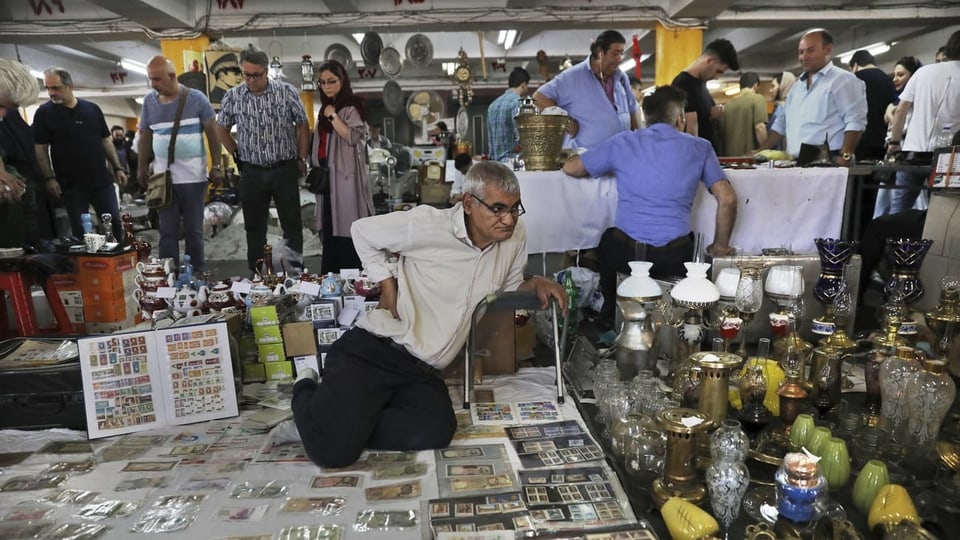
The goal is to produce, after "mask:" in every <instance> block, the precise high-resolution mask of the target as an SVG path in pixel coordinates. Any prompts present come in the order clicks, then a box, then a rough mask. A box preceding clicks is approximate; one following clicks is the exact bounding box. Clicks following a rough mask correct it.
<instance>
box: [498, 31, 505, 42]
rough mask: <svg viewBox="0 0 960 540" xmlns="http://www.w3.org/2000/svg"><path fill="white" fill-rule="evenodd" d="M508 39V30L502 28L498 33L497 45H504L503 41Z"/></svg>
mask: <svg viewBox="0 0 960 540" xmlns="http://www.w3.org/2000/svg"><path fill="white" fill-rule="evenodd" d="M506 40H507V31H506V30H501V31H500V32H499V33H498V34H497V45H503V42H504V41H506Z"/></svg>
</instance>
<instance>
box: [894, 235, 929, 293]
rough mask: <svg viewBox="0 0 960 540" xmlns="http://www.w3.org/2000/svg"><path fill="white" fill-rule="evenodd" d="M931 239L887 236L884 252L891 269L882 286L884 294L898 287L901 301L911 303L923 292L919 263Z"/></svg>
mask: <svg viewBox="0 0 960 540" xmlns="http://www.w3.org/2000/svg"><path fill="white" fill-rule="evenodd" d="M931 245H933V240H926V239H924V240H912V239H909V238H887V249H886V254H887V257H888V258H889V259H890V264H891V265H892V266H893V270H892V272H891V273H890V279H888V280H887V283H886V285H885V286H884V288H883V292H884V294H885V295H886V296H887V297H889V296H890V294H891V293H892V292H893V291H894V290H897V289H899V290H900V291H901V292H902V293H903V295H904V299H903V301H904V302H905V303H907V304H912V303H913V302H915V301H916V300H917V299H919V298H920V296H921V295H922V294H923V283H921V282H920V277H919V274H920V265H921V264H923V259H924V257H926V255H927V252H928V251H930V246H931Z"/></svg>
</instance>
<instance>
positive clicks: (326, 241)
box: [320, 195, 363, 274]
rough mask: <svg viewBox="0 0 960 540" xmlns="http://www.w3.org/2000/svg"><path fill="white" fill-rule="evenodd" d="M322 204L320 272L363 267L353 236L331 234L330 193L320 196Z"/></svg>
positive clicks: (331, 210) (337, 272)
mask: <svg viewBox="0 0 960 540" xmlns="http://www.w3.org/2000/svg"><path fill="white" fill-rule="evenodd" d="M320 199H321V200H322V203H321V204H323V224H322V225H323V227H322V229H323V230H321V231H320V238H321V240H322V241H323V256H322V257H321V258H320V273H321V274H327V273H329V272H333V273H335V274H339V273H340V269H342V268H363V263H362V262H360V256H359V255H357V248H356V247H354V245H353V238H351V237H349V236H334V235H333V209H332V207H331V197H330V195H322V196H321V197H320Z"/></svg>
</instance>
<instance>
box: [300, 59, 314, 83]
mask: <svg viewBox="0 0 960 540" xmlns="http://www.w3.org/2000/svg"><path fill="white" fill-rule="evenodd" d="M300 78H301V79H302V82H301V83H300V89H301V90H316V89H317V83H316V80H315V79H314V76H313V60H311V59H310V55H309V54H305V55H303V62H300Z"/></svg>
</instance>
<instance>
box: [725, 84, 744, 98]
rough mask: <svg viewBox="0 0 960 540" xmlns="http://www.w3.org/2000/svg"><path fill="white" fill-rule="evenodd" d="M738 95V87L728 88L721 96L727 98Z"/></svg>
mask: <svg viewBox="0 0 960 540" xmlns="http://www.w3.org/2000/svg"><path fill="white" fill-rule="evenodd" d="M739 93H740V87H739V86H731V87H729V88H727V89H726V90H724V91H723V94H724V95H727V96H735V95H737V94H739Z"/></svg>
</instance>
